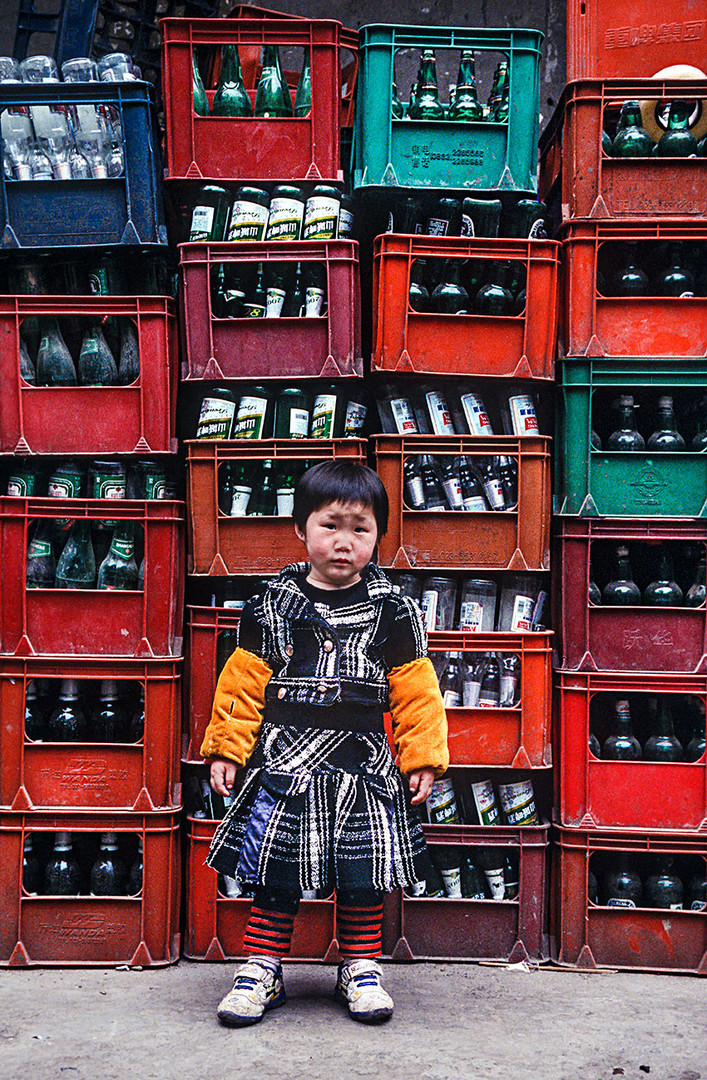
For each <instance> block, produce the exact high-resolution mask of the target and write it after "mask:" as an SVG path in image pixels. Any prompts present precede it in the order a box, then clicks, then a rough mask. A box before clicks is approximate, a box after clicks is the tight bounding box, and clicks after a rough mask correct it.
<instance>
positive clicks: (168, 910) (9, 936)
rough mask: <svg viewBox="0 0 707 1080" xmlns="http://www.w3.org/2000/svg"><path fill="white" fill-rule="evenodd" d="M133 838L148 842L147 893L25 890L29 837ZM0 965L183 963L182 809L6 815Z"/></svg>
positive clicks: (1, 817) (0, 852) (0, 836)
mask: <svg viewBox="0 0 707 1080" xmlns="http://www.w3.org/2000/svg"><path fill="white" fill-rule="evenodd" d="M35 832H52V833H53V832H71V833H73V834H77V833H102V832H115V833H119V834H120V833H133V834H137V835H138V836H141V837H142V842H143V888H142V893H141V895H140V896H136V897H132V896H116V897H104V896H83V895H82V896H77V897H73V896H30V895H29V894H28V893H26V892H25V891H24V889H23V887H22V852H23V846H24V840H25V836H27V835H28V834H29V833H35ZM0 861H1V862H2V866H3V873H2V875H1V876H0V911H1V912H2V919H1V920H0V964H1V965H3V966H9V967H30V966H34V965H41V966H42V967H48V966H51V965H57V966H59V967H76V966H80V967H115V966H116V965H123V964H129V965H131V966H138V965H139V966H141V967H147V966H157V965H164V964H174V963H176V961H177V960H178V959H179V895H180V861H179V811H177V810H163V811H160V812H158V813H152V814H134V813H107V812H102V811H101V812H99V811H84V812H83V813H78V812H74V811H36V810H33V811H30V812H29V813H20V812H14V811H4V812H0Z"/></svg>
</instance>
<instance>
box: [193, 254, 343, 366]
mask: <svg viewBox="0 0 707 1080" xmlns="http://www.w3.org/2000/svg"><path fill="white" fill-rule="evenodd" d="M179 251H180V257H181V271H182V273H181V308H182V315H183V320H182V325H183V334H184V356H185V360H184V361H183V364H182V378H183V379H284V378H289V377H290V376H296V377H298V378H308V377H309V378H319V377H320V376H327V377H334V378H338V377H341V376H351V375H362V374H363V360H362V357H361V301H360V286H359V276H358V244H357V243H356V241H354V240H321V241H317V240H300V241H295V240H292V241H289V242H287V243H267V244H266V243H256V242H240V241H239V242H238V243H227V244H202V243H194V244H180V247H179ZM260 262H262V263H265V264H266V265H267V264H269V263H288V264H290V265H293V266H294V265H296V263H298V262H313V263H319V264H321V265H323V266H324V268H325V270H326V278H327V298H328V310H327V314H326V315H324V316H322V317H321V318H316V319H307V318H279V319H249V318H242V319H217V318H216V317H215V315H214V314H213V311H212V307H211V281H212V278H213V277H214V276H215V271H216V267H217V266H218V264H219V263H231V264H233V263H250V264H251V265H252V264H253V263H260Z"/></svg>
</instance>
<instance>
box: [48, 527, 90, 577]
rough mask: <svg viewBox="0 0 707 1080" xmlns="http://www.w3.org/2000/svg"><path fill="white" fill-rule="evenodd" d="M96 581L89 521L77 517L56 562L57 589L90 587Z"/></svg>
mask: <svg viewBox="0 0 707 1080" xmlns="http://www.w3.org/2000/svg"><path fill="white" fill-rule="evenodd" d="M95 583H96V556H95V554H94V551H93V543H92V541H91V522H90V521H89V520H88V519H87V518H79V519H78V520H77V521H75V522H74V523H73V525H72V526H71V532H70V533H69V538H68V540H67V541H66V544H65V545H64V550H63V551H62V553H61V555H60V557H59V562H58V563H57V564H56V579H55V585H56V587H57V589H92V588H93V586H94V585H95Z"/></svg>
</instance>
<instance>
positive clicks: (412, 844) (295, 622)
mask: <svg viewBox="0 0 707 1080" xmlns="http://www.w3.org/2000/svg"><path fill="white" fill-rule="evenodd" d="M293 516H294V521H295V532H296V534H297V536H298V537H299V539H300V540H302V542H303V543H304V545H305V547H306V549H307V557H308V560H309V561H308V562H305V563H297V564H294V565H292V566H287V567H286V568H285V569H284V570H283V571H282V572H281V573H280V575H279V577H277V578H276V579H275V580H273V581H272V582H271V583H270V584H269V585H268V586H267V588H266V589H265V591H264V592H263V593H262V594H261V595H259V596H255V597H252V598H251V599H250V600H249V601H248V603H247V604H246V605H245V608H244V610H243V615H242V618H241V622H240V629H239V638H238V641H239V645H238V648H237V649H236V650H235V652H234V653H233V654H232V656H231V657H230V659H229V660H228V662H227V663H226V665H225V667H224V669H223V671H222V673H221V676H220V678H219V681H218V686H217V688H216V696H215V699H214V706H213V714H212V718H211V723H210V724H209V727H208V729H207V731H206V735H205V737H204V742H203V744H202V747H201V753H202V755H203V757H204V758H206V760H207V761H208V762H210V764H211V786H212V787H213V789H214V790H215V791H217V792H219V793H220V794H221V795H224V796H227V795H229V794H230V793H231V790H232V788H233V783H234V779H235V776H236V770H237V768H238V767H239V766H242V765H245V763H246V762H249V768H248V770H247V772H246V774H245V778H244V781H243V785H242V787H241V789H240V791H239V792H238V794H237V795H236V797H235V798H234V800H233V803H232V805H231V807H230V809H229V811H228V813H227V814H226V816H225V818H224V820H223V821H222V822H221V824H220V826H219V828H218V830H217V832H216V835H215V837H214V840H213V843H212V845H211V850H210V852H209V855H208V857H207V862H208V864H209V865H210V866H211V867H213V868H214V869H215V870H217V871H218V872H219V873H222V874H226V875H228V876H231V877H235V878H236V879H237V880H238V881H239V882H243V883H252V884H254V885H255V897H254V900H253V904H252V908H251V915H250V920H249V922H248V926H247V928H246V932H245V937H244V952H245V953H246V955H247V956H248V957H249V959H248V962H247V963H246V964H244V965H242V966H241V967H239V968H238V969H237V970H236V975H235V979H234V983H233V989H232V990H231V991H230V992H229V993H228V994H227V995H226V997H225V998H224V999H223V1001H221V1003H220V1005H219V1007H218V1017H219V1019H220V1020H221V1021H222V1022H223V1023H225V1024H230V1025H233V1026H241V1025H245V1024H254V1023H257V1022H258V1021H259V1020H260V1019H261V1018H262V1016H263V1014H264V1013H265V1012H266V1010H268V1009H272V1008H276V1007H277V1006H279V1005H284V1003H285V989H284V985H283V980H282V968H281V960H282V958H283V957H284V956H286V955H287V953H288V951H289V946H290V939H291V936H292V929H293V922H294V918H295V915H296V913H297V908H298V905H299V901H300V899H301V895H302V891H303V890H313V889H316V890H320V891H324V893H325V894H326V895H328V894H329V893H330V892H333V891H334V890H336V915H337V937H338V943H339V949H340V952H341V956H342V957H343V960H342V963H341V964H340V966H339V970H338V978H337V984H336V996H337V998H338V999H339V1000H340V1001H341V1002H342V1003H343V1004H345V1005H346V1006H347V1007H348V1010H349V1013H350V1015H351V1016H352V1017H353V1019H354V1020H359V1021H363V1022H364V1023H371V1022H376V1021H380V1020H386V1019H388V1018H389V1017H390V1016H391V1015H392V1012H393V1001H392V999H391V998H390V996H389V995H388V994H387V993H386V991H385V990H384V989H383V987H382V986H381V975H382V969H381V967H380V965H379V964H377V963H376V961H375V960H374V957H375V956H378V955H379V954H380V951H381V924H382V918H383V896H384V894H385V893H387V892H390V891H392V890H393V889H395V888H398V887H400V886H403V887H404V886H410V885H412V884H413V883H414V882H417V881H419V880H421V879H423V878H424V877H425V876H426V873H427V869H428V866H429V862H428V854H427V849H426V846H425V840H424V836H423V834H422V829H421V827H420V823H419V820H418V818H417V817H416V815H415V812H414V811H411V810H410V808H409V805H408V802H407V799H406V791H405V785H404V782H403V776H404V777H406V779H407V783H408V786H409V790H410V793H411V796H412V797H411V799H410V802H411V803H413V804H416V803H421V802H423V801H424V800H425V799H426V798H427V796H428V794H429V792H430V789H431V787H432V782H433V780H434V779H435V777H438V776H441V775H442V773H443V772H444V771H445V769H446V768H447V766H448V764H449V754H448V751H447V722H446V715H445V711H444V706H443V704H442V699H441V696H440V692H439V686H438V683H437V677H436V675H435V672H434V668H433V667H432V664H431V662H430V660H429V659H428V658H427V656H426V646H427V641H426V635H425V630H424V626H423V622H422V618H421V615H420V611H419V609H418V607H417V605H416V604H415V603H414V602H412V601H411V600H409V599H408V598H407V597H405V596H399V595H398V594H396V592H395V590H394V589H393V585H392V584H391V582H390V581H389V580H388V578H387V577H386V576H385V574H383V573H382V571H381V570H379V569H378V567H377V566H375V565H374V564H373V563H372V562H371V558H372V556H373V553H374V550H375V547H376V543H377V541H378V539H379V537H381V536H383V534H384V533H385V531H386V528H387V524H388V497H387V495H386V491H385V488H384V487H383V484H382V483H381V481H380V478H379V477H378V475H377V474H376V473H375V472H373V470H372V469H368V468H366V467H365V466H363V465H356V464H353V463H351V462H348V461H328V462H323V463H322V464H320V465H316V466H314V467H313V468H311V469H309V470H307V472H305V474H304V476H303V477H302V479H301V480H300V482H299V484H298V485H297V489H296V491H295V502H294V514H293ZM388 708H390V712H391V714H392V718H393V731H394V740H395V746H396V748H397V753H398V760H399V762H400V771H401V772H402V776H401V772H399V771H398V769H397V767H396V765H395V763H394V760H393V756H392V754H391V752H390V749H389V746H388V743H387V739H386V735H385V731H384V728H383V713H384V711H386V710H387V709H388Z"/></svg>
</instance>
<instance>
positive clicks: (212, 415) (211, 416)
mask: <svg viewBox="0 0 707 1080" xmlns="http://www.w3.org/2000/svg"><path fill="white" fill-rule="evenodd" d="M235 412H236V403H235V401H227V400H226V399H225V398H210V397H205V398H204V400H203V402H202V403H201V412H200V413H199V422H198V423H197V425H196V437H197V439H227V438H229V436H230V434H231V427H232V425H233V417H234V415H235Z"/></svg>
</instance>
